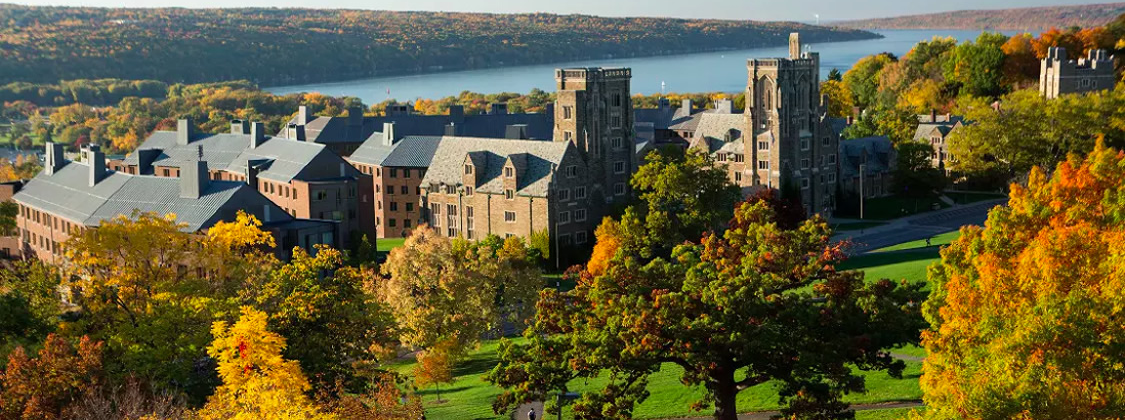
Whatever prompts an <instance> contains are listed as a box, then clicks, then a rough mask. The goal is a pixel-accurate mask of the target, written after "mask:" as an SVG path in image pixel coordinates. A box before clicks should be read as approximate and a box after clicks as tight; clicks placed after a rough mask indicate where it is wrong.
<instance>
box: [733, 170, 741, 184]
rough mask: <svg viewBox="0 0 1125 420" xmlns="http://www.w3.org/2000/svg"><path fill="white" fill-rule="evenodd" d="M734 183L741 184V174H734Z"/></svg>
mask: <svg viewBox="0 0 1125 420" xmlns="http://www.w3.org/2000/svg"><path fill="white" fill-rule="evenodd" d="M734 182H742V172H735V173H734Z"/></svg>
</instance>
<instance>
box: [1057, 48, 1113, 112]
mask: <svg viewBox="0 0 1125 420" xmlns="http://www.w3.org/2000/svg"><path fill="white" fill-rule="evenodd" d="M1116 83H1117V77H1116V74H1115V73H1114V57H1113V56H1112V55H1109V53H1108V52H1106V50H1090V51H1089V52H1088V53H1087V55H1086V58H1079V59H1078V60H1077V61H1075V60H1068V59H1067V58H1066V48H1063V47H1051V48H1048V49H1047V57H1045V58H1043V60H1041V61H1040V64H1039V93H1040V94H1041V95H1043V96H1046V97H1047V99H1054V98H1057V97H1059V95H1065V94H1068V93H1083V92H1096V91H1100V90H1110V89H1113V86H1114V84H1116Z"/></svg>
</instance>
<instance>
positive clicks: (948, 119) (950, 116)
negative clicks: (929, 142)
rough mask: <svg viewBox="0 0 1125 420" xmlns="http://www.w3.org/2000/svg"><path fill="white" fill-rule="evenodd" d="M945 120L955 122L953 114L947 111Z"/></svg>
mask: <svg viewBox="0 0 1125 420" xmlns="http://www.w3.org/2000/svg"><path fill="white" fill-rule="evenodd" d="M945 121H946V122H953V114H951V113H948V112H946V113H945Z"/></svg>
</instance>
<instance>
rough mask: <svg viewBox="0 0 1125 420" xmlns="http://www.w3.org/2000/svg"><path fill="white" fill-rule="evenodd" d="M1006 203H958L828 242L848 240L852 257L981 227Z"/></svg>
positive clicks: (847, 234) (1002, 199) (1004, 200)
mask: <svg viewBox="0 0 1125 420" xmlns="http://www.w3.org/2000/svg"><path fill="white" fill-rule="evenodd" d="M1007 201H1008V200H1007V199H1006V198H1000V199H995V200H988V201H980V202H976V203H971V204H958V205H954V206H953V207H950V208H947V209H942V210H935V211H931V212H926V213H921V214H916V215H913V216H907V217H903V218H899V219H893V220H890V221H888V222H887V223H886V224H884V225H880V226H875V227H870V228H866V229H861V230H852V231H844V232H839V233H837V234H835V235H833V236H832V240H834V241H843V240H849V241H851V242H852V246H851V247H850V248H849V250H848V253H849V254H852V255H858V254H863V253H866V252H869V251H873V250H876V249H879V248H884V247H888V246H891V245H897V244H900V243H903V242H910V241H917V240H922V239H926V238H929V237H932V236H934V235H937V234H941V233H945V232H949V231H954V230H957V229H960V228H961V226H964V225H983V224H984V221H985V220H986V219H987V218H988V211H989V210H991V209H992V208H993V207H995V206H998V205H1004V204H1005V203H1007ZM859 221H861V220H856V219H833V220H831V222H832V223H840V222H859Z"/></svg>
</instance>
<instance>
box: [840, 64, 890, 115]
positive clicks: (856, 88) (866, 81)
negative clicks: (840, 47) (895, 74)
mask: <svg viewBox="0 0 1125 420" xmlns="http://www.w3.org/2000/svg"><path fill="white" fill-rule="evenodd" d="M895 61H897V59H896V58H895V57H894V55H892V54H889V53H883V54H876V55H870V56H867V57H864V58H861V59H859V61H857V62H856V63H855V65H854V66H852V68H851V69H850V70H848V71H847V72H846V73H844V86H845V87H846V88H847V89H848V91H850V92H851V93H852V95H854V96H855V104H856V105H858V106H861V107H865V108H866V107H869V106H872V105H875V104H877V103H878V96H879V76H880V74H881V73H882V71H883V68H884V67H886V66H888V65H890V64H891V63H893V62H895Z"/></svg>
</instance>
